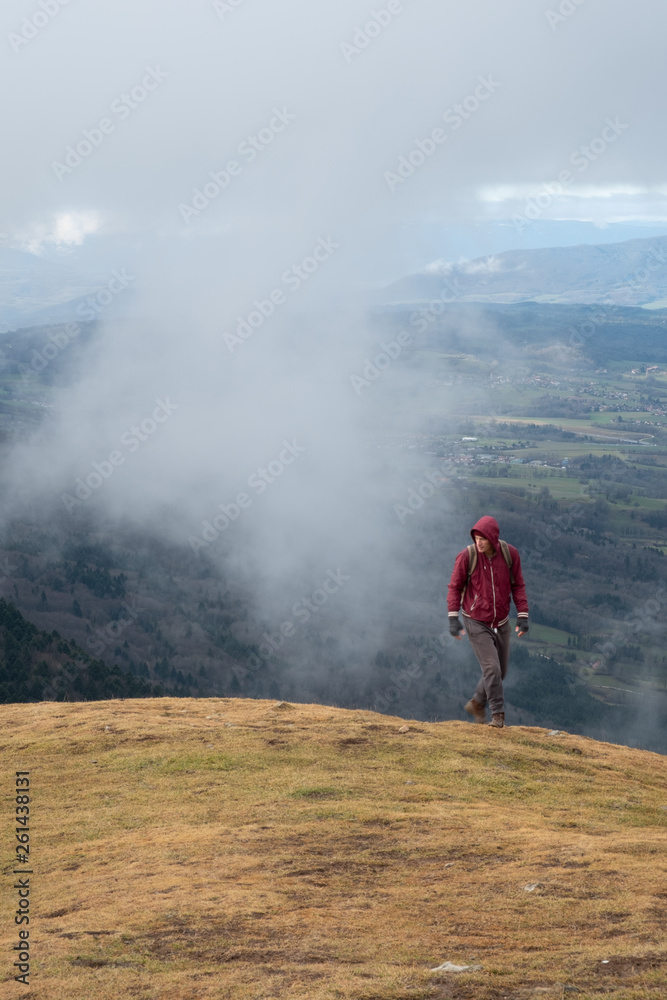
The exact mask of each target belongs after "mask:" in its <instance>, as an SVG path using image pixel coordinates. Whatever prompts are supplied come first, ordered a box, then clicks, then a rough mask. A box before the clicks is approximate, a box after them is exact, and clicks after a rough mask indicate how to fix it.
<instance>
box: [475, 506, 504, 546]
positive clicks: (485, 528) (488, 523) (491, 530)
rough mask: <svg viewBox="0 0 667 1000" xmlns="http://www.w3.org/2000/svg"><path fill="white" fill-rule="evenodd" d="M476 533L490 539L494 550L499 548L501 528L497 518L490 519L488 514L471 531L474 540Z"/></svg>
mask: <svg viewBox="0 0 667 1000" xmlns="http://www.w3.org/2000/svg"><path fill="white" fill-rule="evenodd" d="M475 531H476V532H477V533H478V534H480V535H484V537H485V538H488V540H489V541H490V542H491V544H492V545H493V547H494V549H497V548H498V540H499V538H500V527H499V525H498V522H497V521H496V519H495V517H490V516H489V515H488V514H486V515H485V516H484V517H480V519H479V521H478V522H477V524H476V525H475V526H474V527H473V528H471V529H470V537H471V538H473V533H474V532H475ZM473 541H474V538H473Z"/></svg>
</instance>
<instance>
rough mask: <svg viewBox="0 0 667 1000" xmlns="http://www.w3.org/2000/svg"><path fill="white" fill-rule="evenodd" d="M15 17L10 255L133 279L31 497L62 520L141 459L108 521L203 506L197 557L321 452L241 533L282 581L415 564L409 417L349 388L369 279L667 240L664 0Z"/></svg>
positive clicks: (255, 563)
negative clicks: (208, 531)
mask: <svg viewBox="0 0 667 1000" xmlns="http://www.w3.org/2000/svg"><path fill="white" fill-rule="evenodd" d="M0 19H1V21H2V31H1V34H2V36H3V38H4V41H3V44H4V48H5V53H4V58H3V60H2V63H1V68H0V78H1V81H2V86H3V93H4V94H5V95H6V99H5V101H4V102H3V106H2V112H1V114H2V135H3V139H4V148H5V155H4V156H3V157H2V162H1V164H0V190H2V193H3V211H2V219H1V220H0V232H1V233H2V240H3V244H2V245H4V246H5V247H14V248H20V249H24V250H30V251H31V252H33V253H38V254H41V255H43V256H44V257H46V258H47V259H62V260H65V261H68V262H69V263H70V264H72V266H74V267H76V269H77V270H79V271H80V272H82V273H83V272H89V273H90V274H91V275H94V276H95V280H96V281H98V282H99V283H100V286H101V287H102V288H106V287H107V286H108V288H109V289H110V290H111V291H110V293H109V292H104V295H105V296H106V298H108V297H109V294H110V295H111V298H113V297H114V296H118V301H120V296H121V294H125V293H126V292H127V287H129V286H130V285H131V289H132V297H131V302H132V306H131V308H128V310H126V311H125V314H124V321H123V322H122V323H121V322H119V321H117V319H114V320H113V322H112V319H111V316H112V313H111V310H110V311H109V312H108V313H105V311H104V309H102V310H101V313H100V331H101V332H100V335H99V337H98V338H97V340H96V342H95V345H94V347H93V348H92V349H91V351H90V354H89V356H88V358H87V365H86V367H85V370H84V375H83V377H82V378H81V380H80V382H79V383H78V384H77V385H76V386H73V387H72V390H71V392H70V394H69V395H68V398H67V399H66V400H65V401H64V403H63V409H62V410H61V411H59V412H58V413H55V414H54V415H53V418H52V419H51V420H50V421H48V422H47V425H46V427H45V428H44V430H43V433H42V436H41V438H39V439H38V440H36V441H35V442H33V443H32V444H31V447H30V449H28V450H26V449H23V450H19V452H17V454H16V455H15V456H14V458H13V462H14V469H15V473H16V481H17V482H18V481H20V482H21V484H22V489H23V490H26V491H28V492H29V491H30V490H36V491H41V492H42V493H44V494H45V495H48V496H50V497H52V498H54V502H55V503H58V502H59V498H60V497H61V495H62V494H63V493H67V494H69V495H70V496H73V495H75V494H74V488H75V484H76V482H77V481H78V480H86V479H87V477H88V476H90V475H92V474H93V472H94V470H95V468H96V466H95V463H97V465H98V466H99V465H101V466H102V468H103V469H107V468H108V465H105V464H103V463H108V462H109V461H110V460H109V455H110V454H111V452H112V451H113V452H117V453H120V456H121V458H122V459H123V461H122V462H118V464H117V465H113V463H112V465H113V473H112V474H110V475H109V476H108V477H106V478H104V482H103V483H102V486H101V487H100V489H99V491H98V493H97V494H96V496H95V498H94V500H95V502H98V500H99V502H101V503H103V504H104V505H105V507H108V509H109V510H110V511H111V512H112V513H114V514H115V515H119V514H125V515H127V514H128V513H131V515H132V516H134V517H136V518H143V519H144V521H145V523H147V524H150V525H152V526H155V525H156V524H160V525H164V524H166V522H167V517H166V514H165V508H166V507H170V509H173V510H177V511H178V517H176V520H175V521H170V522H169V523H170V524H176V525H177V526H176V527H172V528H170V530H171V531H172V534H173V537H174V538H176V540H178V541H183V542H184V543H186V541H187V539H188V537H191V536H197V535H198V534H201V532H202V531H203V530H204V529H203V528H202V525H203V523H204V521H205V520H207V519H210V518H211V517H212V516H213V515H215V514H216V512H217V510H218V505H219V504H220V503H224V504H228V503H230V502H231V501H232V500H233V498H234V497H236V496H237V495H238V493H239V492H244V491H246V492H247V489H248V485H247V484H248V481H249V479H250V477H251V476H252V475H253V473H254V471H255V470H256V469H258V468H261V467H265V466H266V464H267V463H268V462H279V461H281V459H280V455H281V454H284V449H285V445H284V442H285V441H289V442H294V441H297V443H298V446H299V447H302V448H304V449H306V450H305V451H303V452H299V455H298V458H297V459H295V461H294V463H292V464H290V465H289V468H288V467H287V466H285V468H284V470H283V472H281V473H280V475H279V476H276V477H275V479H276V480H279V482H276V484H275V485H274V484H271V488H270V489H268V490H267V491H266V495H259V494H257V495H253V496H252V499H253V503H254V508H253V510H252V511H251V510H248V511H247V513H244V514H243V517H242V518H240V519H239V524H238V525H237V526H236V527H235V530H236V529H237V528H238V532H237V536H238V538H239V539H242V538H243V539H244V541H243V545H240V548H239V549H238V550H237V553H238V552H242V553H243V555H242V557H241V556H239V563H242V564H243V565H244V566H252V567H255V568H257V567H260V569H257V573H258V574H259V576H261V579H262V581H264V582H265V583H266V590H267V591H271V589H272V588H273V589H274V590H275V587H276V581H278V580H282V579H284V576H285V573H286V572H287V571H288V570H290V571H291V569H292V568H293V567H296V566H299V567H301V570H303V567H304V565H305V564H306V563H308V566H309V567H310V569H309V571H312V575H313V578H314V579H315V578H319V576H320V575H322V573H323V572H324V571H325V570H326V569H327V567H328V566H329V565H333V563H334V562H341V563H344V562H345V560H346V559H347V560H348V562H347V563H346V565H351V564H352V563H354V562H355V560H357V561H358V560H360V559H361V560H362V561H363V559H367V557H368V554H369V553H371V552H374V553H377V552H378V551H381V550H382V551H388V550H390V549H391V547H392V543H390V542H388V541H387V538H388V536H387V534H386V532H385V533H383V531H384V528H383V518H384V513H382V514H379V513H378V512H379V511H384V510H385V508H384V507H382V504H383V503H384V504H386V498H387V495H388V491H389V489H390V488H391V489H394V490H395V491H396V490H398V491H399V492H400V491H401V490H402V491H403V492H405V491H407V489H408V479H407V478H406V477H407V476H408V473H407V472H404V473H403V472H401V470H396V469H395V468H394V469H392V470H390V472H387V470H386V469H384V471H383V470H382V469H380V468H379V467H378V463H377V460H376V459H375V457H374V455H373V454H372V453H371V451H369V445H368V439H369V433H368V428H369V426H371V425H372V426H373V427H377V426H378V422H380V423H382V425H383V427H384V429H385V430H389V431H391V430H392V429H393V428H395V427H399V428H401V429H403V430H405V429H410V421H409V420H408V418H407V417H406V416H405V415H404V414H401V415H397V414H395V413H393V412H387V413H385V414H381V415H380V416H381V417H382V419H381V420H380V417H379V416H378V414H377V413H375V414H373V415H372V419H371V418H370V417H369V416H368V411H367V408H366V409H364V406H366V404H365V402H364V401H363V400H362V402H360V399H359V397H358V396H356V395H355V394H354V392H352V391H351V388H350V375H351V374H352V373H354V372H356V371H358V370H360V367H361V366H362V365H363V363H364V360H365V358H366V356H367V353H368V352H369V351H373V350H375V347H374V339H373V338H374V337H375V336H376V334H375V333H374V332H373V331H371V330H369V329H368V327H367V324H366V321H365V312H364V308H363V294H364V293H365V292H366V291H367V290H368V289H369V288H374V287H377V286H380V285H382V284H383V283H385V282H388V281H390V280H392V279H394V278H396V277H399V276H400V275H403V274H405V273H408V272H410V271H414V270H417V269H420V268H424V267H426V266H427V265H428V264H429V263H431V262H433V261H434V260H438V261H448V260H458V259H460V258H461V257H462V256H463V257H475V256H479V255H482V254H485V253H491V252H496V251H498V250H502V249H508V248H510V247H528V246H535V245H549V244H550V243H552V244H562V243H568V242H581V241H586V242H598V241H599V242H602V241H604V240H610V239H621V238H627V237H628V236H630V235H648V234H649V233H657V232H662V231H664V230H663V226H665V225H667V179H666V178H665V171H664V163H665V149H664V146H665V132H664V108H663V106H664V92H665V82H666V81H665V79H664V77H665V60H664V27H665V23H664V22H665V12H664V4H662V3H659V2H658V0H635V2H634V3H633V4H628V3H627V2H625V0H558V3H556V2H555V0H554V2H553V4H552V5H551V6H550V5H549V2H545V3H539V2H535V0H509V2H507V3H503V4H499V3H498V2H497V0H468V2H467V3H466V4H456V5H455V4H451V3H443V2H442V0H402V2H399V0H379V2H378V3H377V4H372V3H370V2H369V0H336V2H335V3H329V4H325V3H313V2H312V0H283V2H282V3H279V4H278V3H274V2H269V0H229V2H224V0H216V2H211V0H189V2H187V3H186V2H185V0H181V2H176V0H159V2H158V0H144V2H142V3H137V2H136V0H97V2H96V3H95V4H89V3H84V2H83V0H68V2H66V3H62V0H5V3H4V4H3V6H2V13H1V14H0ZM114 272H116V273H120V274H121V275H123V274H125V275H130V276H131V279H129V278H128V279H126V280H127V281H128V282H129V285H128V286H127V287H125V286H123V284H122V281H121V282H120V286H119V279H118V278H117V277H114ZM127 302H128V303H129V302H130V296H129V295H128V296H127ZM102 304H103V305H104V307H105V308H106V300H105V303H102ZM388 377H390V376H388ZM158 400H159V401H162V402H163V403H164V402H165V400H170V401H171V405H172V407H175V408H172V409H170V411H169V416H168V418H167V419H165V420H164V421H160V422H156V421H155V420H154V419H153V417H152V414H153V412H154V410H155V409H156V407H158V405H159V404H158V402H156V401H158ZM362 403H363V405H362ZM167 405H168V404H167ZM159 412H160V415H161V416H162V415H163V413H164V411H163V410H161V411H159ZM142 421H147V423H146V425H145V426H146V427H148V428H153V429H151V430H150V432H149V433H144V436H145V440H140V439H139V438H137V440H138V441H139V444H138V445H137V448H136V449H131V447H130V445H129V444H128V443H127V442H129V440H130V439H131V438H133V434H132V433H131V432H130V433H129V437H127V436H126V437H125V438H123V435H127V434H128V432H129V429H130V428H131V427H133V426H143V424H142ZM369 421H370V424H369ZM137 422H138V423H137ZM153 425H154V427H153ZM123 441H125V443H123ZM273 468H274V469H277V466H276V465H274V466H273ZM100 475H101V474H100V473H98V477H99V476H100ZM401 475H404V478H405V482H401V481H400V476H401ZM397 476H398V479H399V482H398V485H397V483H396V477H397ZM93 481H96V480H95V479H94V480H93ZM288 481H289V482H290V483H291V486H290V487H289V488H288V487H287V485H286V484H287V483H288ZM260 501H261V504H263V505H264V506H263V507H261V511H263V513H261V516H260V513H259V511H260ZM86 502H87V501H86ZM253 518H255V520H253ZM241 521H243V526H242V525H241ZM246 526H247V527H246ZM251 526H252V527H251ZM246 535H247V537H246ZM398 548H399V549H400V544H399V545H398ZM360 572H361V571H360ZM262 585H263V584H262Z"/></svg>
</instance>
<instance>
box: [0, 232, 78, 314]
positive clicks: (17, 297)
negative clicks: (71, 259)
mask: <svg viewBox="0 0 667 1000" xmlns="http://www.w3.org/2000/svg"><path fill="white" fill-rule="evenodd" d="M97 287H98V285H96V284H95V283H94V282H93V281H92V280H91V279H90V278H83V277H81V275H79V274H77V272H76V271H74V270H73V269H72V268H69V267H67V266H65V265H64V264H58V263H53V262H52V261H48V260H44V259H43V258H42V257H38V256H37V255H36V254H32V253H24V252H23V251H21V250H10V249H8V248H2V249H0V332H6V331H7V330H13V329H16V328H18V327H26V326H36V325H41V324H45V323H51V322H53V323H64V322H67V321H69V320H74V319H76V306H77V305H79V304H80V303H81V302H82V301H83V299H84V298H85V296H86V295H90V294H91V293H92V292H94V291H95V290H96V288H97Z"/></svg>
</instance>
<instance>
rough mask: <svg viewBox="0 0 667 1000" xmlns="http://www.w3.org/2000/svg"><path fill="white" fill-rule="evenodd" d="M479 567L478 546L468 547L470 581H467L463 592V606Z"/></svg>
mask: <svg viewBox="0 0 667 1000" xmlns="http://www.w3.org/2000/svg"><path fill="white" fill-rule="evenodd" d="M476 565H477V546H476V545H468V579H467V580H466V585H465V587H464V588H463V590H462V591H461V604H463V598H464V597H465V593H466V590H467V589H468V584H469V583H470V577H471V576H472V574H473V570H474V569H475V566H476Z"/></svg>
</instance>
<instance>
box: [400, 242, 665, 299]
mask: <svg viewBox="0 0 667 1000" xmlns="http://www.w3.org/2000/svg"><path fill="white" fill-rule="evenodd" d="M441 293H442V294H443V297H444V298H445V299H446V300H447V301H453V300H456V301H458V302H497V303H506V304H509V303H513V302H526V301H533V302H551V303H569V304H580V303H585V302H589V303H615V304H617V305H627V306H633V305H649V304H653V303H655V302H662V300H663V299H665V297H666V296H667V236H655V237H650V238H648V239H640V240H625V241H624V242H622V243H607V244H601V245H599V246H588V245H582V246H573V247H547V248H544V249H537V250H506V251H505V252H503V253H499V254H495V255H493V256H490V257H478V258H477V259H476V260H469V261H463V262H461V263H458V264H454V263H451V264H444V263H443V264H439V265H432V267H431V268H429V269H428V271H427V272H424V273H421V274H413V275H410V276H408V277H406V278H401V279H400V280H399V281H396V282H394V283H393V284H391V285H389V287H388V288H386V289H384V291H383V293H382V296H381V301H382V302H384V303H396V302H404V303H406V302H422V301H424V300H429V299H436V300H437V299H438V298H440V296H441Z"/></svg>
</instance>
